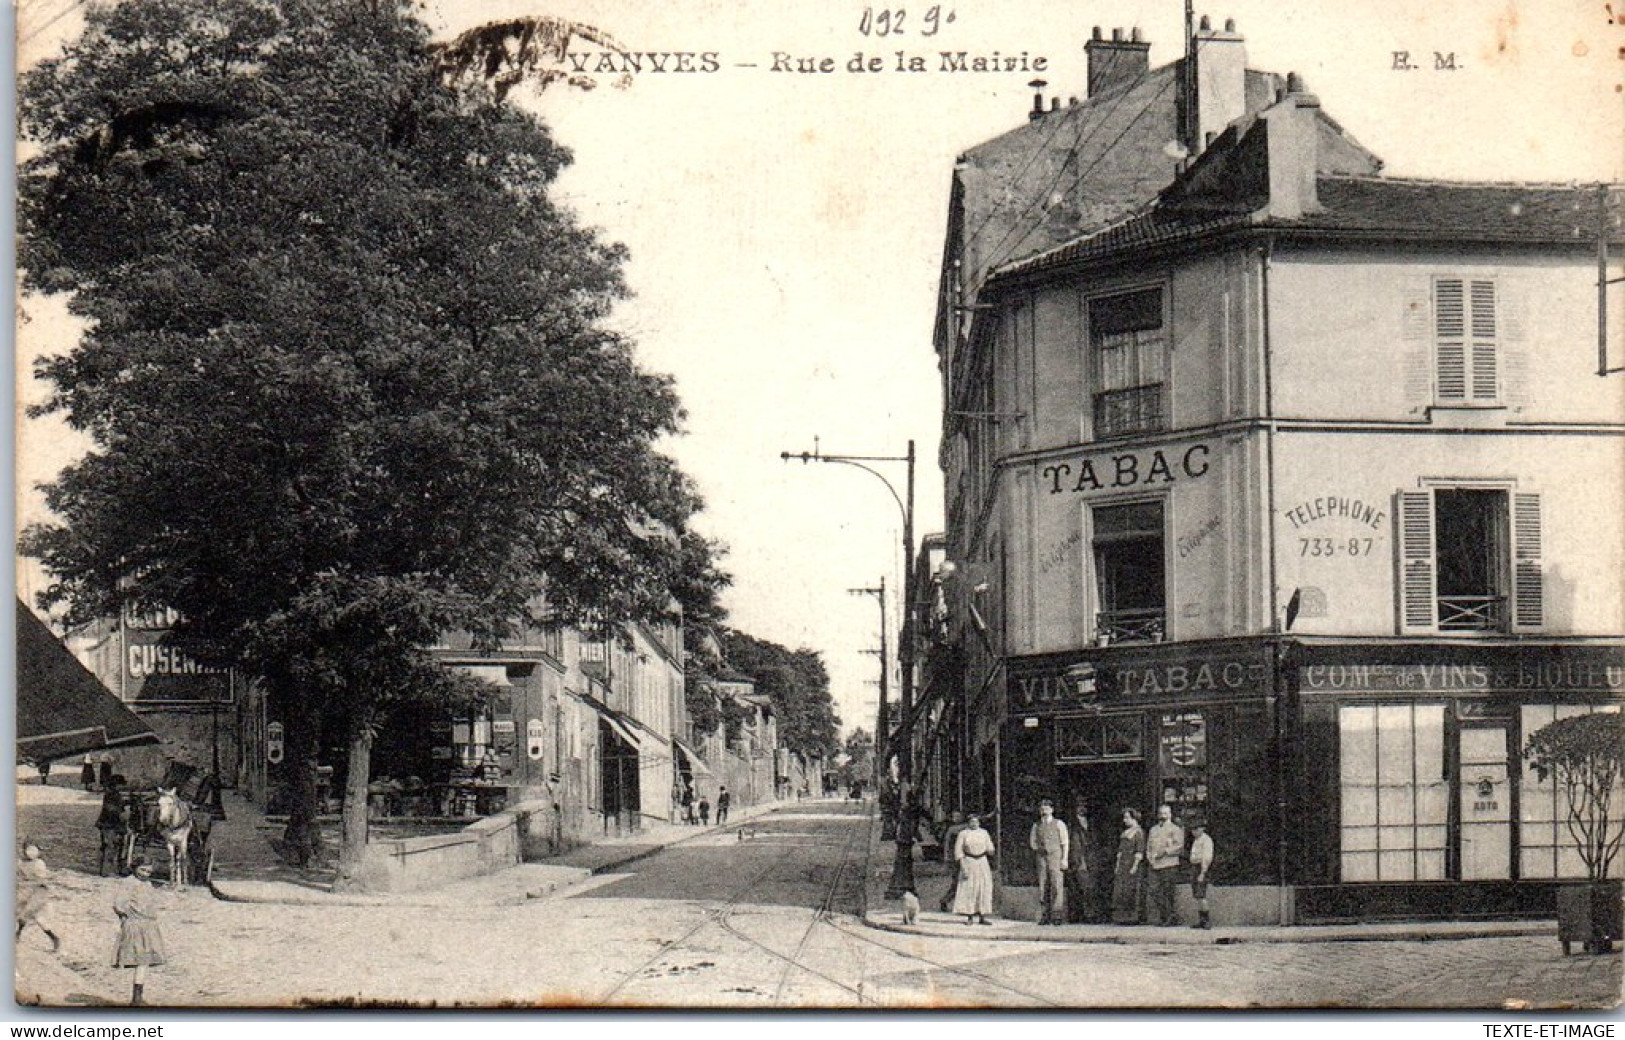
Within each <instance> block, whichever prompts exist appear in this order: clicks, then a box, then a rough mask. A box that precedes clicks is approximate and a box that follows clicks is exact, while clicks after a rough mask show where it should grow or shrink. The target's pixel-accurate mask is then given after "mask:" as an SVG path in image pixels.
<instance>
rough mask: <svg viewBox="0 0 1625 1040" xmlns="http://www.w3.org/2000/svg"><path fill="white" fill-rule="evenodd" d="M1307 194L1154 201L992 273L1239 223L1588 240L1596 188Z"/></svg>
mask: <svg viewBox="0 0 1625 1040" xmlns="http://www.w3.org/2000/svg"><path fill="white" fill-rule="evenodd" d="M1618 190H1619V189H1618V186H1614V187H1612V188H1611V192H1612V193H1613V202H1614V207H1615V210H1616V211H1617V208H1618V205H1619V197H1618V194H1617V192H1618ZM1316 194H1317V196H1318V198H1319V201H1320V205H1321V207H1322V208H1321V209H1320V211H1318V212H1315V213H1308V214H1305V215H1303V216H1302V217H1298V218H1295V219H1290V220H1287V219H1280V218H1271V217H1270V216H1269V214H1268V211H1267V209H1261V210H1258V211H1256V212H1251V213H1248V212H1243V211H1240V210H1235V211H1231V212H1223V211H1218V212H1215V210H1214V209H1212V208H1207V209H1204V210H1200V211H1193V210H1186V209H1181V208H1180V207H1178V206H1177V204H1168V203H1163V204H1159V205H1157V206H1156V207H1154V208H1153V209H1151V210H1150V211H1148V212H1146V213H1143V214H1141V215H1139V216H1135V217H1131V218H1129V219H1127V220H1124V221H1121V222H1119V223H1117V224H1114V225H1112V226H1111V227H1108V228H1104V229H1101V230H1099V231H1095V232H1092V233H1090V234H1087V235H1082V236H1080V237H1078V238H1075V239H1073V240H1072V241H1070V242H1067V243H1064V244H1062V245H1060V246H1057V247H1056V248H1054V249H1051V250H1048V251H1047V252H1043V253H1039V254H1037V255H1035V256H1031V257H1027V258H1026V259H1023V260H1020V261H1017V262H1015V263H1012V264H1008V265H1006V266H1004V267H1002V268H1000V269H998V270H997V271H996V272H994V277H995V278H997V279H1004V278H1010V277H1015V276H1019V275H1023V274H1030V273H1033V272H1036V271H1043V270H1047V269H1051V268H1055V267H1061V266H1064V265H1066V264H1069V263H1073V262H1077V261H1083V260H1088V259H1094V258H1102V257H1107V256H1112V255H1115V254H1119V253H1124V252H1130V251H1135V250H1142V249H1150V248H1155V247H1157V246H1162V245H1169V244H1173V243H1176V242H1182V241H1190V240H1193V239H1198V238H1203V237H1206V236H1209V235H1214V234H1219V233H1222V232H1226V231H1233V230H1237V229H1242V228H1260V229H1264V228H1273V229H1279V230H1281V231H1286V232H1291V231H1300V232H1304V233H1311V234H1313V233H1327V234H1340V233H1347V234H1362V235H1363V236H1365V237H1372V236H1375V237H1378V238H1385V237H1391V238H1393V239H1395V240H1402V239H1403V240H1415V239H1419V238H1425V239H1428V240H1436V241H1453V242H1498V243H1514V244H1516V243H1527V244H1531V245H1533V244H1543V245H1553V244H1565V243H1571V242H1572V243H1576V244H1584V243H1587V242H1595V241H1596V229H1597V221H1598V216H1597V189H1596V188H1595V187H1592V186H1573V185H1556V184H1490V183H1472V182H1448V181H1423V180H1403V179H1400V178H1394V177H1321V178H1318V179H1317V181H1316ZM1609 240H1610V241H1611V242H1620V241H1625V238H1622V236H1621V231H1620V228H1619V226H1618V224H1617V222H1616V223H1613V224H1611V225H1610V234H1609Z"/></svg>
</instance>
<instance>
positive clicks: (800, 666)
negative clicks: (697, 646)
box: [722, 629, 840, 758]
mask: <svg viewBox="0 0 1625 1040" xmlns="http://www.w3.org/2000/svg"><path fill="white" fill-rule="evenodd" d="M722 646H723V656H724V657H725V658H726V659H727V661H728V664H729V665H730V666H732V667H733V668H735V669H737V670H738V671H740V672H743V673H744V674H745V675H748V676H750V677H751V678H752V679H753V680H755V682H756V692H757V693H762V694H766V695H767V696H768V697H770V698H772V702H773V707H774V710H775V712H776V713H777V715H778V729H779V741H780V742H781V743H782V744H783V745H784V746H785V747H787V748H789V749H790V750H791V751H793V752H795V753H796V754H798V755H801V756H802V757H804V758H817V757H826V758H827V757H829V756H830V755H833V754H834V753H835V751H836V750H837V748H838V747H839V744H838V742H837V737H838V734H839V732H840V719H839V717H838V716H837V715H836V714H835V703H834V701H833V700H832V699H831V697H830V692H829V672H828V671H827V670H826V669H825V668H824V661H823V657H822V656H821V655H820V654H819V653H818V652H817V651H816V650H808V649H805V648H803V649H800V650H790V649H788V648H786V647H784V646H781V645H779V644H778V643H774V642H772V641H770V640H766V639H759V638H757V637H755V636H752V635H748V634H746V633H744V632H739V631H736V630H733V629H727V630H724V633H723V638H722Z"/></svg>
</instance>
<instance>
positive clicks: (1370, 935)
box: [863, 827, 1557, 946]
mask: <svg viewBox="0 0 1625 1040" xmlns="http://www.w3.org/2000/svg"><path fill="white" fill-rule="evenodd" d="M874 834H875V837H874V843H873V845H872V846H871V848H870V853H869V859H870V863H871V865H872V869H871V870H870V871H869V876H868V878H867V882H868V884H867V886H866V892H865V900H864V906H865V907H866V910H865V912H864V915H863V923H864V924H866V925H868V926H869V927H871V928H876V929H879V930H880V931H886V932H899V933H902V934H904V935H920V936H928V937H931V938H935V939H992V940H1002V941H1007V942H1049V943H1115V944H1122V945H1148V946H1153V945H1154V946H1217V945H1229V944H1234V943H1324V942H1433V941H1438V940H1452V939H1488V938H1505V937H1510V936H1526V935H1550V936H1553V937H1554V938H1555V937H1556V935H1557V922H1556V921H1554V920H1528V921H1383V922H1373V923H1369V924H1327V925H1293V926H1289V927H1283V926H1279V925H1235V926H1216V927H1214V928H1213V929H1212V930H1211V931H1208V930H1198V929H1195V928H1191V927H1189V925H1184V926H1177V927H1152V926H1149V925H1121V924H1066V925H1048V926H1041V925H1039V924H1037V923H1035V922H1033V921H1016V920H1010V919H1007V918H1001V917H997V916H995V917H994V918H993V920H992V922H991V923H990V924H989V925H988V926H986V927H982V926H978V925H969V926H967V925H966V924H965V919H964V918H963V917H960V916H958V915H955V914H945V913H941V912H939V911H938V909H937V907H938V900H939V899H940V898H941V896H942V893H943V892H944V891H945V890H946V889H947V887H948V866H947V865H946V864H942V863H935V862H929V861H921V860H919V859H916V860H915V862H914V877H915V881H916V886H915V887H916V890H917V891H918V893H919V896H920V904H921V906H920V917H919V920H918V921H917V922H916V923H915V924H911V925H909V924H904V923H903V912H902V905H901V904H900V903H899V901H898V900H896V899H887V898H886V886H887V884H888V882H889V881H890V880H891V869H892V868H891V863H892V855H891V854H892V846H891V843H890V842H882V841H880V839H879V835H880V828H878V827H876V828H875V831H874ZM995 905H997V904H995Z"/></svg>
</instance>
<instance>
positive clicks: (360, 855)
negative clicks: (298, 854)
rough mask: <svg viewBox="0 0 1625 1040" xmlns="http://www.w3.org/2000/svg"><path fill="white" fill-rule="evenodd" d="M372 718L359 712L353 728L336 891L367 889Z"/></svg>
mask: <svg viewBox="0 0 1625 1040" xmlns="http://www.w3.org/2000/svg"><path fill="white" fill-rule="evenodd" d="M372 723H373V717H372V713H371V712H368V711H358V712H357V714H356V717H355V720H354V721H353V722H352V723H351V725H350V764H349V769H348V770H347V771H346V774H345V777H344V815H343V818H342V820H343V828H344V829H343V838H342V839H341V843H340V845H339V870H338V877H336V878H334V879H333V891H335V892H346V891H350V892H353V891H356V890H358V889H361V888H363V887H365V880H364V879H363V878H362V876H361V868H362V865H363V861H364V860H365V859H366V856H367V785H368V784H370V783H371V782H372V738H373V726H372Z"/></svg>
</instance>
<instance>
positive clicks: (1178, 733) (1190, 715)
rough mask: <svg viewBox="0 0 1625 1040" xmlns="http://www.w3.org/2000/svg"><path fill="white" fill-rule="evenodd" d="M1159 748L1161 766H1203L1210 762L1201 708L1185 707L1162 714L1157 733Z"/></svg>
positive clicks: (1205, 727)
mask: <svg viewBox="0 0 1625 1040" xmlns="http://www.w3.org/2000/svg"><path fill="white" fill-rule="evenodd" d="M1158 748H1159V751H1160V753H1161V756H1162V767H1163V770H1164V771H1165V772H1166V771H1168V770H1171V769H1201V768H1203V767H1205V766H1206V765H1207V725H1206V724H1205V723H1204V722H1203V720H1202V713H1201V712H1199V711H1184V712H1174V713H1171V714H1165V715H1163V716H1162V726H1161V727H1160V732H1159V734H1158Z"/></svg>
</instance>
